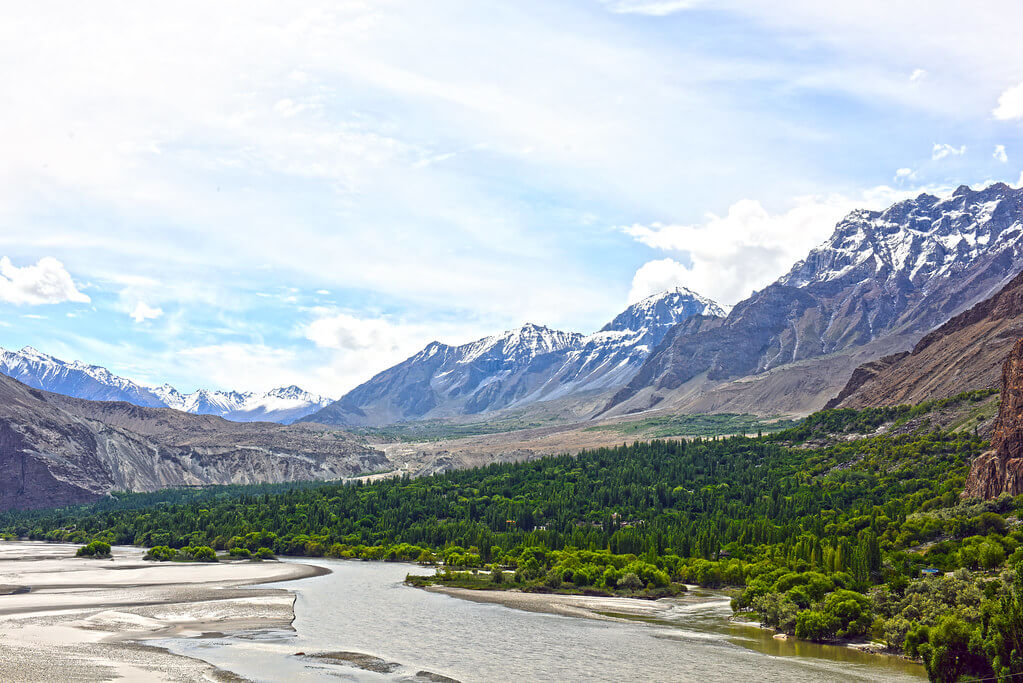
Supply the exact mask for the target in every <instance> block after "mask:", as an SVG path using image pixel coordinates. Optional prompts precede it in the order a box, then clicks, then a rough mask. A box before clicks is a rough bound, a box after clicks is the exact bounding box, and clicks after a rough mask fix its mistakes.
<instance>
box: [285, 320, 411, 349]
mask: <svg viewBox="0 0 1023 683" xmlns="http://www.w3.org/2000/svg"><path fill="white" fill-rule="evenodd" d="M305 336H306V339H308V340H309V341H311V342H312V343H314V344H316V345H317V346H319V347H321V348H325V349H344V350H348V351H358V350H362V349H371V348H394V347H395V346H397V345H398V337H399V336H400V335H399V328H398V327H396V326H395V325H393V324H392V323H390V322H389V321H387V320H384V319H383V318H358V317H356V316H354V315H349V314H347V313H336V314H334V315H324V316H322V317H320V318H317V319H316V320H314V321H312V322H311V323H309V325H308V326H307V327H306V330H305Z"/></svg>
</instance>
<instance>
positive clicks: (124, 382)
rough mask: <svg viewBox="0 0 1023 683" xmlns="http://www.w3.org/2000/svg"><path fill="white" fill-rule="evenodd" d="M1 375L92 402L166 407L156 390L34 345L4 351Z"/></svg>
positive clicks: (1, 355) (0, 368)
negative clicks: (36, 347) (61, 357)
mask: <svg viewBox="0 0 1023 683" xmlns="http://www.w3.org/2000/svg"><path fill="white" fill-rule="evenodd" d="M0 372H2V373H3V374H5V375H7V376H8V377H13V378H14V379H16V380H18V381H19V382H22V383H23V384H27V385H28V386H30V387H34V388H36V389H43V390H44V391H52V392H54V393H57V394H65V395H67V396H76V397H78V398H84V399H88V400H90V401H127V402H129V403H134V404H135V405H137V406H147V407H163V406H165V405H166V404H165V403H164V402H163V401H162V400H161V398H160V397H159V396H158V395H157V394H156V393H154V391H153V390H152V389H150V388H148V387H145V386H142V385H140V384H136V383H135V382H132V381H131V380H130V379H125V378H124V377H118V376H117V375H115V374H113V373H112V372H110V371H109V370H107V369H106V368H102V367H100V366H98V365H88V364H86V363H80V362H78V361H71V362H67V361H62V360H60V359H59V358H54V357H53V356H50V355H47V354H45V353H42V352H41V351H37V350H35V349H33V348H32V347H31V346H26V347H25V348H23V349H22V350H21V351H7V350H5V349H0Z"/></svg>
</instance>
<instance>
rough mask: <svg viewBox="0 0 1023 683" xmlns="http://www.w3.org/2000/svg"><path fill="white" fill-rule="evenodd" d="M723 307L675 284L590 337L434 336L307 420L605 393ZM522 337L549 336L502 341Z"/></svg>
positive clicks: (374, 417)
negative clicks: (682, 329) (522, 346)
mask: <svg viewBox="0 0 1023 683" xmlns="http://www.w3.org/2000/svg"><path fill="white" fill-rule="evenodd" d="M723 312H724V311H723V309H722V308H721V307H720V306H718V305H717V304H716V303H714V302H713V301H711V300H710V299H707V298H706V297H702V296H700V295H698V294H696V293H695V292H692V291H690V290H688V289H685V288H682V287H676V288H674V289H671V290H667V291H665V292H661V293H659V294H655V295H652V296H650V297H647V298H645V299H642V300H641V301H638V302H636V303H634V304H632V305H630V306H629V307H628V308H626V309H625V310H624V311H622V312H621V313H620V314H618V315H617V316H615V317H614V318H613V319H612V320H611V321H610V322H608V323H607V324H606V325H604V326H603V327H602V328H601V329H600V330H598V331H597V332H594V333H593V334H590V335H581V334H578V333H569V332H557V331H555V330H550V329H549V328H546V327H542V326H537V325H532V324H530V323H527V324H526V325H524V326H523V327H521V328H519V329H518V330H509V331H506V332H503V333H501V334H498V335H492V336H490V337H484V338H482V339H479V340H477V341H475V342H470V343H469V344H463V345H461V346H457V347H454V346H449V345H446V344H442V343H440V342H432V343H430V344H428V345H427V346H426V347H425V348H424V349H422V350H421V351H419V352H418V353H416V354H414V355H413V356H411V357H409V358H408V359H406V360H405V361H402V362H401V363H399V364H397V365H395V366H393V367H391V368H388V369H386V370H384V371H382V372H380V373H378V374H377V375H376V376H374V377H373V378H371V379H370V380H369V381H367V382H365V383H363V384H362V385H360V386H358V387H356V388H355V389H353V390H352V391H350V392H348V393H347V394H345V396H343V397H342V398H341V399H339V400H338V401H337V402H335V403H334V404H332V405H330V406H328V407H326V408H324V409H322V410H320V411H317V412H315V413H313V414H311V415H308V416H306V417H304V418H302V420H303V421H306V422H320V423H324V424H337V425H360V426H361V425H379V424H386V423H388V422H400V421H405V420H410V419H422V418H433V417H455V416H459V415H477V414H480V413H486V412H492V411H494V410H499V409H503V408H511V407H516V406H521V405H526V404H530V403H535V402H537V401H549V400H554V399H558V398H561V397H564V396H566V395H578V394H585V393H587V392H589V393H593V392H599V391H603V390H606V389H607V388H608V387H614V386H618V385H620V384H622V383H623V382H625V381H627V380H628V378H629V377H631V375H632V373H634V372H635V371H636V370H637V369H638V368H639V366H640V365H641V364H642V361H643V360H644V359H645V358H646V356H647V355H648V354H649V353H650V351H651V350H652V349H653V348H654V347H655V346H656V345H657V344H658V343H659V342H660V340H661V338H663V336H664V334H666V333H667V331H668V330H669V329H671V327H672V326H674V325H675V324H677V323H678V322H679V321H680V320H684V319H686V318H688V317H689V316H692V315H706V314H714V313H718V314H720V313H723ZM523 336H525V337H526V338H528V339H532V338H533V337H537V336H540V337H542V338H543V339H545V340H546V341H545V343H543V344H540V345H537V344H532V345H531V346H529V349H530V353H520V352H510V351H509V349H507V348H505V347H504V346H502V343H503V342H501V340H504V339H520V338H521V337H523ZM498 347H500V349H498ZM479 349H486V350H487V351H488V353H489V355H488V354H487V353H480V352H479ZM515 349H519V345H518V344H516V345H514V346H513V347H512V350H513V351H514V350H515Z"/></svg>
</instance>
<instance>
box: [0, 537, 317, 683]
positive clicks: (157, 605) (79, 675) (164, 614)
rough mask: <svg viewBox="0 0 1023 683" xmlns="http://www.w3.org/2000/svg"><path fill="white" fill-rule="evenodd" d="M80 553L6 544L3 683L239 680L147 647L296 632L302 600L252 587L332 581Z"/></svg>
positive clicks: (122, 550)
mask: <svg viewBox="0 0 1023 683" xmlns="http://www.w3.org/2000/svg"><path fill="white" fill-rule="evenodd" d="M76 549H77V546H75V545H67V544H49V543H29V542H0V642H2V643H3V647H0V680H4V681H60V680H90V681H92V680H96V681H112V680H124V681H154V680H157V681H159V680H168V681H236V680H240V679H239V678H238V677H237V676H235V675H234V674H232V673H230V672H225V671H221V670H219V669H216V668H215V667H213V666H211V665H209V664H207V663H205V662H201V661H199V660H195V659H191V658H188V657H181V656H178V655H174V654H171V653H169V652H167V651H166V650H164V649H162V648H156V647H149V646H145V645H141V644H140V643H142V642H144V641H145V640H147V639H150V638H166V637H171V636H185V637H188V636H198V635H200V634H204V633H220V632H225V631H238V630H245V629H253V628H287V627H290V625H291V622H292V620H293V619H294V609H293V606H294V594H292V593H290V592H289V591H286V590H282V589H267V588H258V587H257V588H243V587H244V586H253V585H256V584H262V583H270V582H277V581H288V580H293V579H300V578H306V577H310V576H317V575H321V574H325V573H329V570H328V569H326V568H324V567H315V566H311V565H303V564H294V563H279V562H258V563H257V562H223V563H217V564H193V563H160V564H155V563H151V562H144V561H142V555H143V553H144V550H143V549H141V548H129V547H116V548H115V549H114V559H112V560H93V559H84V558H75V557H74V552H75V550H76Z"/></svg>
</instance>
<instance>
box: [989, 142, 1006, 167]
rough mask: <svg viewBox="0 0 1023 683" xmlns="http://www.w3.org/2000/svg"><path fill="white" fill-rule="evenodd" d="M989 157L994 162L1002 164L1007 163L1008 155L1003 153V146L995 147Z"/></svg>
mask: <svg viewBox="0 0 1023 683" xmlns="http://www.w3.org/2000/svg"><path fill="white" fill-rule="evenodd" d="M991 156H992V157H994V159H995V161H1000V162H1002V163H1003V164H1004V163H1006V162H1008V161H1009V155H1008V154H1006V153H1005V145H995V151H994V154H992V155H991Z"/></svg>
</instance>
